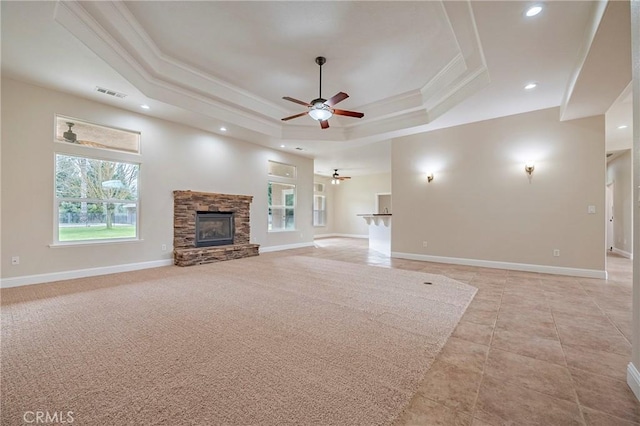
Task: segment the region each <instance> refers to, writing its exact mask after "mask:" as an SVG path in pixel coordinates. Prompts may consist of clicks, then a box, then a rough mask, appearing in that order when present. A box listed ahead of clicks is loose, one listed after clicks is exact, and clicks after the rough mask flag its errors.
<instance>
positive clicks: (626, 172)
mask: <svg viewBox="0 0 640 426" xmlns="http://www.w3.org/2000/svg"><path fill="white" fill-rule="evenodd" d="M610 183H613V188H614V189H613V247H614V249H615V250H620V251H622V252H624V254H627V253H628V254H632V253H633V227H632V215H633V209H632V197H633V193H632V191H631V187H632V184H633V181H632V176H631V151H630V150H627V151H625V153H624V154H622V155H620V156H619V157H616V158H614V159H613V160H611V161H610V162H609V163H608V164H607V184H610ZM607 216H608V214H607ZM606 220H608V218H607V217H605V221H606ZM605 223H606V222H605Z"/></svg>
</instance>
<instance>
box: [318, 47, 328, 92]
mask: <svg viewBox="0 0 640 426" xmlns="http://www.w3.org/2000/svg"><path fill="white" fill-rule="evenodd" d="M325 62H327V58H325V57H324V56H318V57H317V58H316V64H318V65H320V84H319V85H318V87H319V89H318V99H322V66H323V65H324V64H325ZM322 101H323V102H324V99H323V100H322Z"/></svg>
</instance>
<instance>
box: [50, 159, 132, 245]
mask: <svg viewBox="0 0 640 426" xmlns="http://www.w3.org/2000/svg"><path fill="white" fill-rule="evenodd" d="M55 159H56V169H55V173H56V176H55V184H56V188H55V191H56V197H55V203H56V217H57V225H58V226H57V235H56V241H57V242H70V241H88V240H111V239H135V238H137V237H138V228H137V223H138V174H139V169H140V166H139V165H138V164H134V163H124V162H116V161H104V160H98V159H95V158H88V157H80V156H72V155H66V154H56V158H55Z"/></svg>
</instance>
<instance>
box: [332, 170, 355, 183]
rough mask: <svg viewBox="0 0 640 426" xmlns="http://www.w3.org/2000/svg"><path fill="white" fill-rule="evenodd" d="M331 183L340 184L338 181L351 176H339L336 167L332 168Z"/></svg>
mask: <svg viewBox="0 0 640 426" xmlns="http://www.w3.org/2000/svg"><path fill="white" fill-rule="evenodd" d="M331 178H332V179H331V185H340V181H343V180H347V179H351V176H340V175H339V174H338V169H333V175H331Z"/></svg>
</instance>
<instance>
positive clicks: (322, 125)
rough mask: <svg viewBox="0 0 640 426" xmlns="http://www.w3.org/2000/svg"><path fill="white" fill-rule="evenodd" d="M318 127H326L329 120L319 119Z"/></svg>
mask: <svg viewBox="0 0 640 426" xmlns="http://www.w3.org/2000/svg"><path fill="white" fill-rule="evenodd" d="M320 127H322V128H323V129H328V128H329V122H328V121H327V120H322V121H320Z"/></svg>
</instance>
